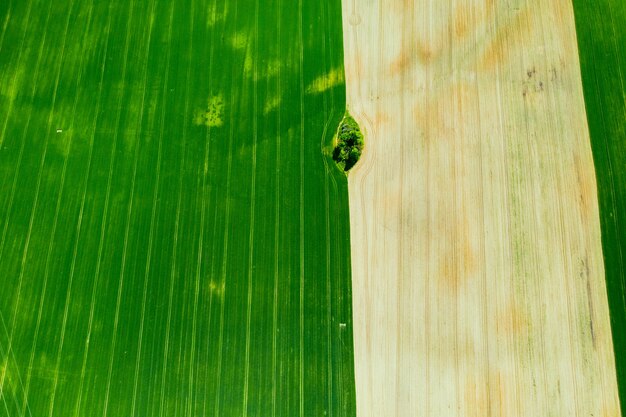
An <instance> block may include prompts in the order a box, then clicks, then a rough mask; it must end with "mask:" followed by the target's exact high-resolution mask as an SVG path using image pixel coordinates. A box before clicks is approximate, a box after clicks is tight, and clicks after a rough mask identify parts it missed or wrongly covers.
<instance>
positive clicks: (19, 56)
mask: <svg viewBox="0 0 626 417" xmlns="http://www.w3.org/2000/svg"><path fill="white" fill-rule="evenodd" d="M33 2H34V0H30V1H29V2H28V11H27V12H26V23H25V24H24V32H23V33H22V40H21V41H20V48H19V52H18V54H17V63H16V64H15V71H14V73H13V80H12V81H11V89H14V88H15V82H16V81H17V76H18V74H19V72H20V71H19V69H20V68H21V67H22V57H23V52H24V41H25V40H26V34H27V33H28V28H29V27H30V13H31V11H32V6H33ZM49 10H50V9H49V8H48V11H49ZM49 18H50V13H49V12H48V17H47V19H46V23H45V24H44V32H43V38H42V39H41V43H40V46H39V55H38V58H37V64H36V65H35V72H36V74H38V73H39V71H38V70H39V60H40V59H41V54H42V51H43V49H44V44H45V42H46V33H47V31H48V19H49ZM7 22H8V16H7ZM5 25H6V24H5ZM5 29H6V26H5ZM2 38H3V42H4V33H3V35H2ZM33 80H34V83H33V90H32V91H33V95H34V94H35V93H34V92H35V90H36V88H37V77H35V78H33ZM14 102H15V100H10V102H9V108H8V109H7V112H6V118H5V119H4V124H3V125H2V133H0V149H2V145H3V144H4V135H5V134H6V131H7V126H8V124H9V119H10V118H11V115H12V114H13V103H14ZM18 168H19V166H18ZM16 175H17V174H16ZM7 217H8V216H7ZM1 253H2V252H1V251H0V254H1Z"/></svg>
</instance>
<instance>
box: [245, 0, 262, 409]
mask: <svg viewBox="0 0 626 417" xmlns="http://www.w3.org/2000/svg"><path fill="white" fill-rule="evenodd" d="M254 10H255V12H254V13H255V22H254V57H255V59H254V63H253V71H252V72H253V83H254V85H253V87H252V101H253V103H252V107H253V111H252V141H253V142H252V179H251V196H250V233H249V237H248V239H249V240H248V299H247V301H248V303H247V306H246V308H247V311H246V348H245V371H244V382H243V383H244V389H243V415H244V417H248V392H249V379H250V321H251V319H252V275H253V272H252V271H253V262H254V221H255V217H254V210H255V204H256V168H257V155H256V153H257V141H258V123H259V121H258V117H259V115H258V86H257V83H258V80H257V72H258V67H257V59H256V58H257V57H258V55H259V0H256V1H255V9H254Z"/></svg>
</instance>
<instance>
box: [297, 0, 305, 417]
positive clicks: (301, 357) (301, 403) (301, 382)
mask: <svg viewBox="0 0 626 417" xmlns="http://www.w3.org/2000/svg"><path fill="white" fill-rule="evenodd" d="M302 15H303V5H302V0H298V43H299V45H298V46H299V55H300V56H299V58H300V68H299V77H300V296H299V300H300V302H299V304H300V313H299V317H300V326H299V328H300V335H299V339H300V340H299V357H298V367H299V372H298V374H299V382H298V384H299V388H300V393H299V394H300V395H299V416H300V417H302V416H304V144H305V140H304V38H303V34H302V31H303V28H302V25H303V22H302Z"/></svg>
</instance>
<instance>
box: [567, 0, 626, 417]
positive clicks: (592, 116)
mask: <svg viewBox="0 0 626 417" xmlns="http://www.w3.org/2000/svg"><path fill="white" fill-rule="evenodd" d="M574 10H575V14H576V29H577V33H578V45H579V53H580V62H581V67H582V75H583V87H584V92H585V103H586V107H587V118H588V121H589V131H590V133H591V145H592V148H593V155H594V160H595V166H596V176H597V180H598V195H599V201H600V220H601V224H602V246H603V251H604V265H605V269H606V278H607V291H608V295H609V307H610V310H611V325H612V329H613V344H614V347H615V359H616V362H617V377H618V383H619V390H620V399H621V406H622V414H623V415H626V88H625V86H626V2H624V1H623V0H599V1H593V2H590V1H584V0H575V1H574Z"/></svg>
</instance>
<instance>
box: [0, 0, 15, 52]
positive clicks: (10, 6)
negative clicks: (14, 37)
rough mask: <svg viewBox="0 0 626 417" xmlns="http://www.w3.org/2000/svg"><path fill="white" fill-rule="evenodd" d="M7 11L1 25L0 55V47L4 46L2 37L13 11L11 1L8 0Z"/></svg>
mask: <svg viewBox="0 0 626 417" xmlns="http://www.w3.org/2000/svg"><path fill="white" fill-rule="evenodd" d="M7 9H8V11H7V15H6V17H5V18H4V23H3V24H2V35H0V54H1V53H2V47H3V46H4V35H5V34H6V32H7V27H8V26H9V20H11V12H12V11H13V0H9V7H8V8H7Z"/></svg>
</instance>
